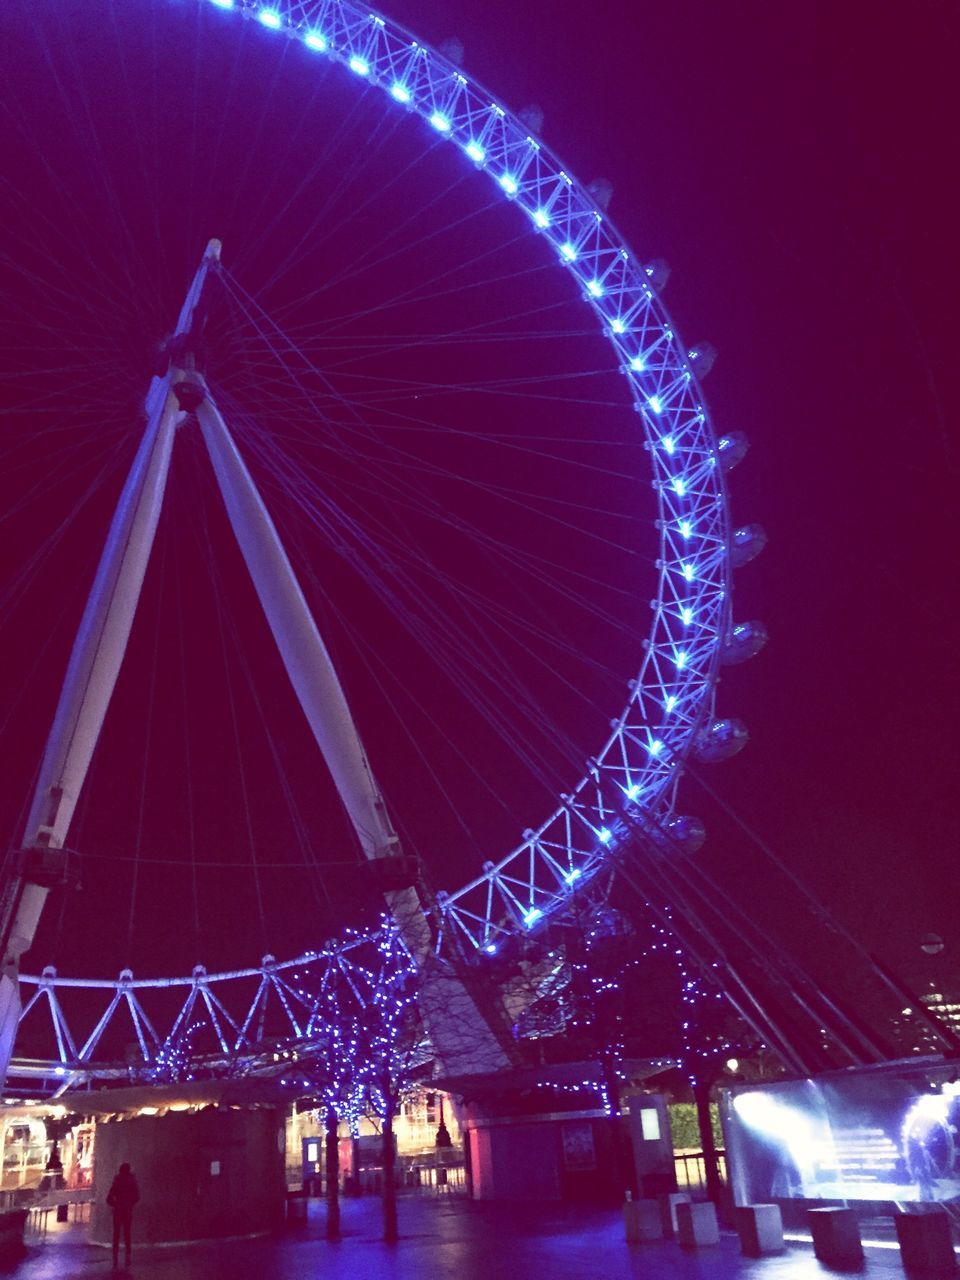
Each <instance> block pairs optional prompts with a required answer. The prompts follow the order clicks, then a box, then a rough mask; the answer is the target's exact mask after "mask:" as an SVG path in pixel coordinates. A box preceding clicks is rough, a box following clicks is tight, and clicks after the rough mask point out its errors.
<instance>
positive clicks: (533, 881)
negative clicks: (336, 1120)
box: [23, 0, 735, 1060]
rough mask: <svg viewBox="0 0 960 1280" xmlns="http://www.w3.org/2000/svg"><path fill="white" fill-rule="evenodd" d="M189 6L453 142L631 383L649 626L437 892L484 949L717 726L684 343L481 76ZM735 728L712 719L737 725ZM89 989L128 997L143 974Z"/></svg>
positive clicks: (718, 578)
mask: <svg viewBox="0 0 960 1280" xmlns="http://www.w3.org/2000/svg"><path fill="white" fill-rule="evenodd" d="M198 3H200V4H206V5H211V6H213V7H215V8H217V9H220V10H223V11H225V12H224V21H228V20H229V18H230V16H231V13H230V12H227V11H231V12H232V15H234V16H241V17H243V18H245V19H247V20H250V21H252V22H255V23H257V24H259V25H260V26H262V27H263V28H264V33H265V34H264V38H267V33H270V34H272V35H273V36H275V37H284V38H287V39H290V40H295V41H298V42H300V43H301V44H302V45H303V46H304V47H305V49H306V50H308V51H309V52H310V53H312V54H315V55H316V56H317V57H322V58H326V59H330V60H332V61H334V62H336V63H339V64H341V65H342V67H343V71H344V74H345V75H352V76H355V77H356V78H357V79H359V80H362V81H364V82H366V83H367V84H369V85H371V86H376V87H377V88H378V89H380V90H381V91H382V92H383V94H384V97H385V99H386V100H387V101H388V102H389V103H390V104H391V106H392V107H393V108H394V109H399V110H405V111H408V112H411V113H414V114H416V115H418V116H420V117H421V119H422V120H423V123H424V130H425V132H426V134H427V136H429V137H431V138H434V139H442V140H444V141H445V142H447V143H449V145H450V146H452V147H455V148H457V149H458V150H459V151H460V152H461V153H462V155H463V160H464V163H465V164H471V165H473V166H475V167H476V168H477V169H478V170H479V171H480V172H481V173H482V174H485V175H486V176H487V177H488V179H489V181H490V182H491V183H492V184H493V186H494V188H495V189H496V190H497V191H499V192H500V193H501V194H502V196H503V198H504V199H505V200H507V201H508V202H509V203H511V204H512V205H513V206H514V207H515V209H516V212H517V216H518V217H519V218H520V219H521V220H522V221H523V222H525V223H526V225H527V227H528V228H529V230H530V233H531V235H536V236H539V237H540V238H541V239H542V241H543V242H545V243H546V244H547V245H548V246H550V249H551V251H552V253H553V254H554V256H555V258H556V262H557V267H558V269H559V270H562V271H564V272H566V273H567V274H568V275H569V277H570V279H571V280H572V281H573V282H574V283H575V285H576V287H577V289H578V291H579V293H580V295H581V297H582V300H583V303H584V305H585V306H586V307H588V308H589V309H590V311H591V312H592V314H593V316H594V318H595V320H596V322H597V323H598V325H599V326H600V328H601V330H602V332H603V334H604V336H605V337H606V338H607V340H608V341H609V342H610V344H611V345H612V347H613V349H614V351H615V352H616V356H617V361H618V364H619V367H620V370H621V372H622V374H623V377H624V378H625V379H626V380H627V382H628V384H629V386H630V390H631V395H632V400H633V406H634V409H635V411H636V413H637V425H638V430H640V431H642V432H643V435H644V438H645V447H646V449H647V451H648V453H649V456H650V463H651V469H652V483H653V487H654V490H655V492H656V497H657V503H658V516H659V518H658V520H657V529H658V533H659V553H658V559H657V570H658V575H659V581H658V585H657V588H656V596H655V598H654V599H653V601H652V602H651V605H652V614H653V621H652V626H651V630H650V633H649V636H648V638H647V639H646V640H645V641H644V642H643V648H644V651H643V655H642V659H641V662H640V664H639V670H638V672H637V675H636V677H635V679H633V680H631V682H630V686H629V687H630V692H629V697H628V699H627V702H626V706H625V707H624V709H623V711H622V713H621V714H620V715H619V716H618V717H617V718H616V719H615V720H613V721H612V723H611V731H610V734H609V736H608V737H607V739H606V741H605V742H604V743H603V744H602V746H601V748H600V750H599V751H598V752H597V754H596V756H595V757H594V758H592V759H591V760H590V761H588V762H587V764H586V766H585V772H584V775H583V777H582V778H581V779H580V781H579V782H578V783H577V784H576V785H575V786H574V787H573V788H572V789H571V791H570V792H569V793H568V794H566V795H564V796H562V797H561V798H560V803H559V805H558V807H557V808H556V810H555V811H554V812H553V813H551V814H550V815H549V817H547V818H546V820H545V821H543V822H542V823H540V825H539V826H537V827H535V828H531V829H529V830H527V831H525V832H524V833H523V837H522V840H521V843H520V844H518V846H517V847H516V848H514V849H512V850H511V851H510V852H509V853H508V854H507V855H506V856H505V857H503V858H501V859H500V860H499V861H498V862H490V863H486V864H485V865H484V868H483V870H482V873H481V874H480V875H479V876H477V878H476V879H474V880H472V881H471V882H470V883H469V884H467V885H465V886H464V887H463V888H461V889H459V890H457V891H456V892H454V893H441V894H439V895H438V897H437V907H436V923H437V926H438V928H437V938H438V943H437V945H438V949H441V950H453V951H456V952H458V953H459V954H461V955H462V954H466V955H468V956H478V957H482V956H483V955H485V954H494V953H495V952H496V951H497V950H498V949H499V947H500V946H501V945H502V943H503V942H504V941H505V940H506V939H507V938H508V937H509V936H511V935H514V934H517V933H520V934H524V933H527V932H529V931H531V930H534V929H536V928H537V927H538V926H540V925H541V924H542V923H544V922H546V921H547V920H548V919H549V918H550V917H551V916H554V915H555V914H557V913H559V912H561V911H563V910H564V909H565V908H566V907H567V905H568V904H569V902H570V899H571V896H572V895H573V894H574V892H576V891H577V890H578V889H580V888H582V887H583V886H584V885H586V884H587V883H588V882H589V881H590V880H591V879H592V878H593V877H594V876H595V875H596V874H597V873H598V872H599V871H600V870H601V869H602V868H604V867H605V866H607V867H609V865H610V860H611V857H615V856H616V851H617V849H618V847H619V846H621V845H623V844H624V843H625V842H626V841H627V840H628V839H630V838H631V836H632V833H633V832H634V831H636V830H637V829H640V830H641V831H650V830H664V829H667V828H669V824H670V823H671V821H672V820H673V819H674V813H675V802H676V788H677V783H678V781H679V778H680V774H681V772H682V767H683V761H684V759H685V757H686V756H687V754H688V753H689V752H690V750H691V749H692V747H693V746H694V744H695V742H696V741H697V739H698V736H699V735H701V734H702V733H703V731H704V730H705V729H706V728H707V727H708V726H709V725H711V724H712V723H713V715H714V696H715V688H716V682H717V675H718V668H719V665H720V661H721V654H722V650H723V647H724V645H725V644H726V643H727V642H728V641H729V638H730V636H731V634H732V623H731V612H730V587H731V577H732V568H731V549H732V545H733V539H732V532H731V526H730V520H729V513H728V504H727V497H726V486H725V482H724V475H723V467H722V466H721V450H720V447H719V445H718V441H717V438H716V436H715V434H714V432H713V430H712V427H711V425H710V421H709V417H708V414H707V410H706V406H705V404H704V402H703V399H702V396H701V391H700V388H699V385H698V382H697V378H696V377H695V375H694V372H693V369H692V367H691V355H690V353H689V351H688V350H687V349H686V348H685V346H684V344H683V343H682V342H681V340H680V338H679V337H678V335H677V333H676V330H675V328H674V325H673V323H672V322H671V320H670V318H669V316H668V315H667V313H666V311H665V310H664V307H663V305H662V303H661V302H660V299H659V297H658V294H657V290H656V284H657V279H656V275H657V273H656V271H655V269H654V268H653V267H652V266H648V265H646V264H644V263H643V262H642V261H641V260H640V259H638V258H637V257H636V256H635V255H634V254H633V253H632V252H631V251H630V249H629V248H628V247H627V246H626V244H625V242H624V239H623V237H622V236H621V235H620V234H619V232H618V231H617V229H616V227H615V226H614V225H613V223H612V222H611V221H610V220H609V218H608V217H607V216H606V213H605V212H603V211H602V210H600V209H598V208H597V202H596V200H595V199H594V198H593V197H591V195H590V194H589V192H588V191H587V190H586V189H585V188H584V187H583V186H581V185H580V184H579V183H578V182H577V181H576V180H575V179H574V178H573V177H572V175H571V174H570V173H569V172H568V171H567V170H566V169H564V167H563V166H562V165H561V164H560V162H559V161H558V159H557V158H556V157H555V156H554V155H553V153H552V152H551V151H550V150H549V148H547V147H546V146H544V145H543V144H542V143H541V142H540V141H539V140H538V139H537V138H535V137H534V136H532V134H531V132H530V130H529V129H528V128H527V127H526V126H525V125H524V124H522V123H521V122H520V121H519V120H518V119H517V118H516V117H514V116H513V115H511V114H510V113H509V112H508V111H507V110H505V108H504V107H502V106H501V105H500V104H499V103H498V102H497V101H496V99H495V98H494V97H493V96H492V95H491V94H490V93H488V92H487V91H486V90H485V89H484V88H483V87H482V86H480V85H478V84H476V83H475V82H474V81H472V80H470V79H469V78H468V77H467V76H465V75H464V74H463V73H462V71H461V70H460V69H459V68H458V67H457V66H455V65H454V64H453V63H452V62H451V61H450V60H449V59H447V58H444V57H443V56H442V55H440V54H438V53H436V52H434V51H433V50H432V49H429V48H427V47H426V46H424V45H423V44H421V43H420V42H418V41H417V40H414V39H413V38H412V37H411V36H410V35H409V34H408V33H407V32H405V31H404V30H402V29H401V28H399V27H397V26H396V25H394V24H392V23H390V22H388V21H386V20H385V19H384V18H382V17H380V16H378V15H377V14H372V13H370V12H369V11H368V10H366V9H363V8H360V7H358V6H356V5H353V4H350V3H347V2H346V0H276V2H275V3H271V4H269V5H262V4H257V3H252V2H249V0H198ZM728 439H732V437H731V438H728ZM732 452H733V449H732V448H731V453H732ZM732 724H733V722H721V723H720V725H718V726H716V727H717V728H723V727H727V728H728V729H729V731H730V732H731V733H734V732H735V730H734V729H730V726H731V725H732ZM292 963H296V962H292ZM230 976H231V975H217V976H216V978H213V977H211V978H209V979H208V978H207V977H206V975H204V976H203V982H202V983H201V984H200V985H199V986H198V987H197V990H198V991H199V992H200V994H201V995H202V994H203V992H204V991H208V990H209V989H210V986H209V984H210V983H212V982H217V983H219V982H220V981H222V980H226V979H228V978H229V977H230ZM23 980H24V981H26V982H34V983H38V984H40V987H39V990H38V994H41V993H46V994H47V998H48V999H49V992H50V991H51V990H53V988H54V986H56V985H58V984H57V983H51V982H49V981H48V982H47V984H46V985H45V986H44V985H43V983H42V979H37V978H24V979H23ZM273 980H274V979H273V978H272V977H270V976H269V975H267V976H266V977H265V981H268V983H269V982H273ZM157 981H158V982H166V981H167V980H157ZM177 981H180V980H177ZM184 981H186V980H184ZM103 985H105V986H108V987H109V988H110V990H112V991H113V992H114V993H116V992H117V991H119V992H120V994H119V997H118V999H119V1000H120V1001H121V1002H123V1001H126V1003H127V1004H129V999H128V995H129V993H130V992H133V991H134V990H135V989H136V988H138V987H139V985H140V984H132V985H131V984H129V983H128V984H127V985H126V986H124V987H123V988H122V990H121V988H120V987H119V986H117V985H116V984H113V983H108V984H103ZM59 986H61V987H62V986H63V980H59ZM131 1011H132V1006H131ZM64 1052H65V1059H64V1060H66V1059H68V1058H69V1057H70V1054H69V1053H68V1052H66V1050H65V1051H64Z"/></svg>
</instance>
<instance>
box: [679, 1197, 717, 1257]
mask: <svg viewBox="0 0 960 1280" xmlns="http://www.w3.org/2000/svg"><path fill="white" fill-rule="evenodd" d="M677 1239H678V1240H679V1242H680V1244H681V1245H682V1246H683V1247H684V1248H685V1249H699V1248H701V1247H702V1246H703V1245H707V1244H719V1243H720V1226H719V1224H718V1222H717V1207H716V1205H715V1204H714V1203H713V1201H712V1200H694V1201H689V1200H688V1201H687V1202H686V1204H684V1203H681V1204H678V1205H677Z"/></svg>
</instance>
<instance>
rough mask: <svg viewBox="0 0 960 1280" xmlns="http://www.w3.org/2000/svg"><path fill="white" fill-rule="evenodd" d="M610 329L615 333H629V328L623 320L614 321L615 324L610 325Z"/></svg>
mask: <svg viewBox="0 0 960 1280" xmlns="http://www.w3.org/2000/svg"><path fill="white" fill-rule="evenodd" d="M610 328H611V329H612V330H613V332H614V333H626V332H627V327H626V325H625V324H624V323H623V321H622V320H614V321H613V323H612V324H611V325H610Z"/></svg>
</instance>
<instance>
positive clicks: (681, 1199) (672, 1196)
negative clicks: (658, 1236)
mask: <svg viewBox="0 0 960 1280" xmlns="http://www.w3.org/2000/svg"><path fill="white" fill-rule="evenodd" d="M689 1203H690V1196H689V1195H688V1194H687V1192H686V1191H671V1192H669V1193H668V1194H667V1195H665V1196H658V1197H657V1204H659V1206H660V1222H661V1224H662V1226H663V1234H664V1235H665V1236H667V1237H668V1239H669V1238H672V1237H673V1236H675V1235H676V1234H677V1205H678V1204H689Z"/></svg>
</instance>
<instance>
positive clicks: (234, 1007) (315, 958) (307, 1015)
mask: <svg viewBox="0 0 960 1280" xmlns="http://www.w3.org/2000/svg"><path fill="white" fill-rule="evenodd" d="M386 928H390V929H391V930H392V931H393V938H392V945H393V946H394V947H397V946H399V947H401V948H403V945H404V944H403V942H402V939H401V938H399V935H398V934H397V931H396V929H395V926H392V925H385V926H383V927H381V928H380V929H377V930H372V931H370V932H369V933H360V932H349V933H347V934H345V935H344V936H343V937H342V938H339V939H336V940H334V941H330V942H327V943H326V945H325V946H324V947H323V949H322V950H320V951H308V952H306V953H304V954H303V955H300V956H297V957H296V958H295V959H293V960H283V961H278V960H277V959H275V957H274V956H264V957H263V959H262V960H261V962H260V964H259V965H258V966H256V967H255V968H252V969H234V970H231V971H229V972H225V973H216V974H209V973H207V971H206V969H205V968H204V967H203V966H202V965H197V966H196V968H195V969H194V970H193V972H192V973H191V974H190V976H189V977H176V978H134V976H133V974H132V973H131V972H130V970H129V969H125V970H124V971H123V972H122V973H121V974H120V975H119V977H117V978H116V979H113V980H103V979H98V978H61V977H60V976H59V975H58V974H57V972H56V970H55V969H54V968H52V967H48V968H46V969H44V971H43V973H42V974H41V975H40V976H39V977H31V976H27V975H23V976H21V979H20V981H21V983H23V984H25V985H26V986H27V987H28V988H31V989H32V995H30V997H29V998H28V999H27V1000H26V1002H25V1004H24V1007H23V1014H22V1016H21V1021H24V1020H26V1019H28V1018H30V1017H31V1014H32V1015H33V1018H34V1019H35V1018H37V1017H38V1016H40V1014H41V1013H42V1012H44V1011H45V1012H46V1013H47V1015H48V1017H49V1021H50V1026H51V1028H52V1031H53V1038H54V1040H55V1042H56V1056H55V1057H54V1058H51V1059H44V1060H29V1059H23V1058H19V1059H14V1061H13V1062H12V1063H11V1065H10V1070H9V1072H8V1081H9V1082H10V1084H9V1085H8V1087H12V1088H13V1089H15V1090H26V1091H36V1090H37V1089H38V1087H39V1088H40V1089H42V1091H43V1092H44V1093H48V1092H52V1093H53V1095H54V1096H57V1095H59V1094H61V1093H64V1092H66V1091H67V1090H69V1089H76V1088H80V1087H82V1086H83V1085H86V1084H90V1083H92V1082H93V1081H94V1080H114V1081H119V1080H125V1081H136V1082H143V1081H144V1080H155V1081H162V1080H166V1079H170V1078H172V1077H175V1076H177V1075H179V1074H183V1073H185V1072H187V1071H190V1070H196V1071H203V1072H209V1073H213V1074H219V1073H224V1072H227V1073H230V1074H237V1075H240V1074H245V1073H248V1072H251V1071H260V1072H262V1071H269V1072H273V1073H276V1072H278V1071H282V1070H283V1069H284V1064H285V1063H288V1062H289V1063H290V1064H291V1066H292V1064H293V1062H295V1061H303V1060H304V1059H308V1058H309V1056H310V1054H311V1049H312V1046H313V1044H314V1043H315V1042H319V1040H320V1038H321V1037H322V1035H323V1034H324V1032H325V1031H326V1029H327V1027H328V1025H329V1022H330V1018H331V1009H332V1010H336V1009H337V1008H338V1007H339V1006H340V1005H341V1004H347V1003H349V1005H350V1007H351V1008H352V1009H359V1010H363V1009H366V1008H367V1007H369V1006H372V1005H373V1004H374V1003H375V1001H376V999H377V998H378V997H380V998H382V995H383V989H384V981H385V968H384V948H383V942H384V929H386ZM405 954H409V953H408V952H405ZM412 965H413V961H412V959H411V966H412ZM390 972H391V973H392V972H393V970H392V969H391V971H390ZM387 976H388V977H389V975H387ZM81 991H85V992H95V993H97V994H96V996H95V997H93V999H94V1000H95V1001H96V1003H97V1007H98V1009H99V1015H98V1016H97V1017H96V1021H95V1023H94V1026H93V1029H92V1030H91V1031H90V1032H89V1033H87V1035H86V1038H85V1039H81V1038H80V1037H79V1036H76V1035H75V1034H74V1031H73V1026H75V1025H76V1022H75V1021H73V1024H72V1025H71V1021H72V1019H71V1015H70V1011H69V1010H68V1009H65V1007H64V1001H65V999H66V1001H67V1002H68V1003H69V998H70V997H71V996H73V997H74V998H76V996H77V994H78V993H79V992H81ZM291 1044H295V1045H296V1047H295V1048H294V1049H290V1048H289V1046H290V1045H291ZM132 1049H133V1050H135V1051H133V1052H131V1050H132Z"/></svg>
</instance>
